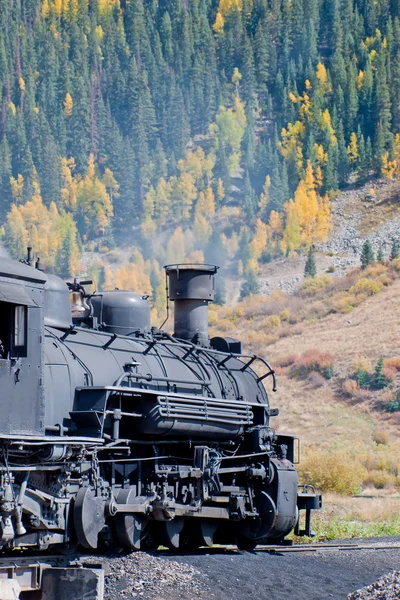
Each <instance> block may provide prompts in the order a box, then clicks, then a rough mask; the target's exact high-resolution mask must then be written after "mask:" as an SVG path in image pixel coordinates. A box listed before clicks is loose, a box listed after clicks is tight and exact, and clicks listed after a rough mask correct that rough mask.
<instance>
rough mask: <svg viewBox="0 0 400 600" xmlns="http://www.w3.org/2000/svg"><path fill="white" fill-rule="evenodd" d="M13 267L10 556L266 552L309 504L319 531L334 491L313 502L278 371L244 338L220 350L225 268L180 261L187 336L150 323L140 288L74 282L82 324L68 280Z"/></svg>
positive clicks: (0, 382) (2, 483)
mask: <svg viewBox="0 0 400 600" xmlns="http://www.w3.org/2000/svg"><path fill="white" fill-rule="evenodd" d="M0 272H2V273H4V275H3V277H0V293H1V292H2V290H3V292H4V293H3V296H1V295H0V311H2V313H1V315H0V316H2V318H1V319H0V339H1V340H2V345H3V350H2V356H0V386H1V389H2V394H1V395H0V408H1V409H2V415H3V417H2V421H1V422H0V498H3V500H2V502H0V546H1V547H6V546H7V547H10V548H12V547H18V546H20V547H22V546H24V547H26V546H31V547H35V548H39V549H45V548H47V547H48V546H49V545H50V544H62V543H66V542H71V541H73V540H75V539H77V540H78V542H79V543H80V544H81V545H82V546H84V547H85V548H92V549H95V548H97V547H98V544H99V540H100V539H103V540H104V541H105V542H107V543H111V544H117V545H118V544H119V545H123V546H125V547H127V548H130V549H132V548H139V547H143V544H145V545H146V547H147V546H148V545H150V546H154V545H155V546H157V543H159V542H160V540H164V543H165V544H167V545H168V546H170V547H172V548H177V547H181V546H182V547H185V544H186V543H187V542H188V541H189V542H190V544H195V545H196V544H199V543H200V544H207V545H211V544H212V543H213V542H214V541H221V540H222V541H223V542H224V543H229V542H232V543H237V544H238V545H239V546H240V547H251V546H254V545H255V544H257V543H259V542H260V541H262V540H265V539H274V540H278V539H282V538H283V537H284V536H285V535H286V534H287V533H289V531H291V530H292V529H293V528H294V527H295V525H296V520H297V511H298V510H303V511H305V513H306V519H305V521H306V525H305V529H304V530H303V531H304V532H305V533H306V534H309V533H310V514H311V510H315V509H318V508H319V507H320V496H319V495H318V494H316V493H315V492H314V491H312V490H307V489H303V490H302V491H301V492H300V494H299V495H298V494H297V472H296V470H295V468H294V466H293V463H294V462H295V461H296V459H297V454H296V444H295V439H294V438H293V436H290V435H284V434H279V435H277V434H275V432H274V430H273V428H272V427H271V425H270V420H271V418H273V417H274V416H276V415H277V414H278V411H277V409H271V408H270V407H269V400H268V395H267V392H266V390H265V387H264V384H263V381H264V380H266V379H267V378H269V377H271V379H272V384H273V390H275V389H276V382H275V374H274V371H273V369H272V368H271V367H270V365H269V364H268V363H267V362H266V361H265V360H264V359H263V358H261V357H258V356H255V355H249V354H243V353H242V352H241V344H240V341H238V340H234V339H231V338H223V337H220V338H214V339H213V341H212V345H211V346H210V344H209V339H208V330H207V328H208V319H207V305H208V302H209V301H211V300H212V298H213V294H214V282H213V278H214V274H215V272H216V267H211V266H207V265H206V266H204V265H203V266H200V265H189V266H182V265H172V266H171V265H170V266H169V267H167V274H168V278H169V281H170V298H171V299H172V300H173V301H174V302H175V316H176V321H175V325H176V333H178V334H179V335H180V339H178V338H177V337H176V336H171V335H170V334H168V333H166V332H164V331H160V330H157V329H150V327H149V325H150V323H149V306H148V303H147V298H145V297H142V296H139V295H138V294H134V293H133V292H122V291H117V292H109V293H108V292H107V293H104V294H103V295H100V296H96V297H93V298H92V300H90V296H88V295H86V291H85V289H84V287H83V285H82V283H76V284H75V283H74V284H71V285H70V288H71V295H72V297H73V300H74V304H73V305H74V307H75V308H74V311H75V310H76V311H77V310H78V309H79V306H82V307H84V309H85V311H84V313H85V314H84V318H82V319H79V318H78V317H75V318H74V324H73V325H72V320H71V313H70V312H69V311H70V309H69V293H70V292H69V291H68V288H67V286H66V285H65V283H64V282H63V281H62V280H61V279H58V278H57V277H55V276H49V277H47V276H45V275H43V274H42V273H41V272H38V271H37V270H35V269H34V268H33V267H31V266H29V265H27V264H24V265H21V264H19V263H12V261H8V262H7V261H6V262H5V263H4V264H3V265H1V261H0ZM1 300H2V301H1ZM90 302H92V304H91V303H90ZM18 307H19V308H18ZM86 313H87V314H86ZM82 314H83V313H82ZM16 315H17V316H18V315H19V317H18V318H22V316H24V315H25V318H26V322H25V329H24V328H23V327H22V325H21V326H19V329H18V327H17V325H16V323H17V320H16ZM14 317H15V318H14ZM122 333H124V334H125V335H122ZM16 340H18V343H16ZM193 523H197V524H193Z"/></svg>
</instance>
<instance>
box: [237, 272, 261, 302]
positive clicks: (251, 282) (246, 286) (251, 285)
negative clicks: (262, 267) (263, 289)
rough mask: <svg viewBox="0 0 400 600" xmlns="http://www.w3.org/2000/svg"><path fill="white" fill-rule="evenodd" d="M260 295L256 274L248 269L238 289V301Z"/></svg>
mask: <svg viewBox="0 0 400 600" xmlns="http://www.w3.org/2000/svg"><path fill="white" fill-rule="evenodd" d="M259 293H260V285H259V283H258V279H257V274H256V272H255V271H254V269H250V270H249V271H248V273H247V274H246V276H245V280H244V282H243V284H242V287H241V288H240V299H241V300H243V298H246V297H247V296H250V295H252V294H259Z"/></svg>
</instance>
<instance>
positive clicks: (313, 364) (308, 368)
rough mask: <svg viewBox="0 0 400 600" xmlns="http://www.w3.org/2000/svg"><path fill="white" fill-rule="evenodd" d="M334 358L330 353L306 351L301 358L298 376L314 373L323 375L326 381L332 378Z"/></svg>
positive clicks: (298, 365)
mask: <svg viewBox="0 0 400 600" xmlns="http://www.w3.org/2000/svg"><path fill="white" fill-rule="evenodd" d="M332 367H333V356H332V355H331V354H329V352H321V351H319V350H306V351H305V352H303V354H302V355H301V356H300V357H299V360H298V363H297V367H296V374H297V375H300V376H303V377H304V376H305V375H307V374H308V373H311V372H312V371H316V372H317V373H320V374H321V375H323V376H324V377H325V378H326V379H330V378H331V377H332V370H333V369H332Z"/></svg>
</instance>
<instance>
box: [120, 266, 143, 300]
mask: <svg viewBox="0 0 400 600" xmlns="http://www.w3.org/2000/svg"><path fill="white" fill-rule="evenodd" d="M115 286H116V287H117V288H118V289H120V290H133V291H135V292H139V293H140V294H145V293H149V292H150V291H151V283H150V276H149V275H148V274H147V273H145V272H144V270H143V268H142V267H141V266H140V265H137V264H136V263H129V264H127V265H125V266H123V267H120V268H119V269H117V270H116V272H115Z"/></svg>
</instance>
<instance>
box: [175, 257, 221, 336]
mask: <svg viewBox="0 0 400 600" xmlns="http://www.w3.org/2000/svg"><path fill="white" fill-rule="evenodd" d="M217 269H218V267H216V266H214V265H190V264H189V265H185V264H180V265H167V266H166V267H165V271H166V274H167V276H168V278H169V299H170V300H172V301H173V302H174V329H175V332H174V335H175V337H177V338H179V339H183V340H189V341H191V342H193V343H195V344H198V345H199V346H205V347H208V346H209V345H210V342H209V337H208V303H209V302H212V301H213V300H214V295H215V289H214V275H215V273H216V272H217Z"/></svg>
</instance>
